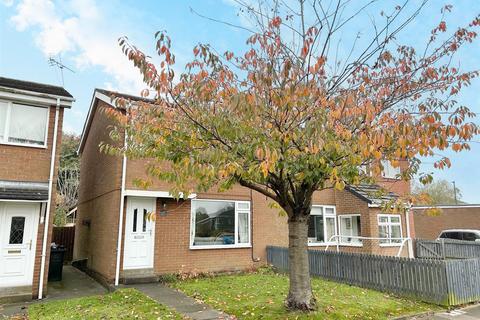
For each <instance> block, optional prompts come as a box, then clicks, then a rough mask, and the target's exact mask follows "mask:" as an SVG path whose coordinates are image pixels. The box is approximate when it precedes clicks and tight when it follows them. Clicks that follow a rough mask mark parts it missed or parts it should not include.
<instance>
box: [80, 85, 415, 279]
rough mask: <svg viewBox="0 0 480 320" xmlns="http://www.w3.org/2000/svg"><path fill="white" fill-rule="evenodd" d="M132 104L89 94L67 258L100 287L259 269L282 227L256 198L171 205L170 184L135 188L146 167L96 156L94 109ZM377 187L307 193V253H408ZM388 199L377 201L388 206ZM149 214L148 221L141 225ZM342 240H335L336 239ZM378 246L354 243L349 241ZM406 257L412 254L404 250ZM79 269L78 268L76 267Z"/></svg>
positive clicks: (402, 218)
mask: <svg viewBox="0 0 480 320" xmlns="http://www.w3.org/2000/svg"><path fill="white" fill-rule="evenodd" d="M115 96H122V97H124V98H127V99H130V101H132V103H135V101H138V100H139V99H141V98H138V97H133V96H128V95H123V94H119V93H113V92H109V91H106V90H101V89H96V90H95V91H94V93H93V97H92V101H91V105H90V111H89V114H88V117H87V120H86V123H85V126H84V130H83V134H82V139H81V145H80V148H79V154H80V156H81V169H80V172H81V176H80V191H79V202H78V212H77V222H76V233H75V249H74V260H78V261H82V262H83V263H84V265H85V267H86V269H87V270H88V271H89V272H90V274H92V275H94V276H95V277H96V278H97V279H100V280H101V281H103V282H105V283H109V284H112V283H115V284H117V283H119V282H129V281H140V280H142V281H154V280H155V279H156V278H157V277H158V276H159V275H161V274H165V273H177V272H181V271H185V272H188V271H211V272H215V271H227V270H239V269H246V268H251V267H254V266H257V265H260V264H265V263H266V246H267V245H282V246H286V245H288V236H287V230H288V229H287V220H286V218H285V217H282V216H279V215H278V212H277V210H275V209H271V208H270V207H269V205H268V204H269V200H268V199H266V197H265V196H264V195H261V194H260V193H257V192H255V191H252V190H249V189H247V188H243V187H241V186H234V187H233V188H232V189H231V190H229V191H227V192H225V193H219V192H217V191H216V190H211V191H209V192H207V193H196V194H193V195H191V197H190V198H189V199H186V200H179V201H176V200H175V199H173V198H172V196H171V195H170V194H169V192H168V190H169V189H170V186H169V185H168V184H167V183H165V182H161V181H153V184H152V185H151V186H150V187H149V188H148V189H142V188H140V187H138V186H137V185H135V184H134V179H136V178H146V177H147V176H146V173H145V171H146V170H145V168H146V164H147V163H148V160H138V159H136V160H132V159H126V158H122V157H118V156H110V155H106V154H104V153H101V152H100V151H99V144H100V143H101V142H112V141H111V140H110V137H109V130H110V129H109V126H111V125H112V120H111V119H110V118H109V117H108V116H107V115H106V113H105V112H102V111H101V110H102V109H104V108H113V107H114V106H113V103H112V97H115ZM397 173H398V172H395V169H394V168H393V167H391V166H390V167H388V169H387V170H385V177H384V179H382V181H381V185H383V186H384V187H387V188H389V189H392V190H396V191H397V192H402V193H407V192H409V183H406V182H402V181H400V180H396V179H394V178H393V176H395V174H397ZM379 188H380V187H379V186H366V185H364V186H355V187H353V186H352V187H349V188H347V189H345V190H343V191H335V190H333V189H328V190H324V191H322V192H317V193H315V194H314V200H313V203H314V205H313V207H312V217H311V221H310V228H309V246H310V247H311V248H316V249H319V250H323V249H325V248H326V245H327V244H329V245H330V248H331V249H335V248H336V247H337V239H338V240H339V250H342V251H353V252H365V253H375V254H382V255H396V254H397V252H399V249H401V254H402V255H403V256H406V255H408V254H409V248H407V246H401V242H402V240H403V239H405V238H408V235H409V233H410V230H413V229H412V228H411V227H410V225H411V223H412V221H411V219H410V218H408V213H407V214H402V215H392V214H382V212H381V209H380V201H381V200H382V199H379V198H376V197H375V196H373V194H375V193H376V192H375V191H377V190H378V189H379ZM395 196H396V195H395V194H394V193H388V194H386V195H384V197H387V198H388V199H390V198H391V197H395ZM150 212H154V213H155V217H156V219H155V220H154V221H152V220H150V219H147V217H148V215H149V213H150ZM339 234H340V235H341V236H342V237H341V238H335V237H334V236H335V235H339ZM360 236H361V237H370V238H382V239H358V238H356V237H360ZM410 252H411V251H410ZM79 263H80V262H79Z"/></svg>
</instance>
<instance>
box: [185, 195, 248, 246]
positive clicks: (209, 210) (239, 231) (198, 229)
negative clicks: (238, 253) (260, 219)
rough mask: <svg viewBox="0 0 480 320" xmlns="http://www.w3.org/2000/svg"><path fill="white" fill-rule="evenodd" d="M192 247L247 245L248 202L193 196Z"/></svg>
mask: <svg viewBox="0 0 480 320" xmlns="http://www.w3.org/2000/svg"><path fill="white" fill-rule="evenodd" d="M191 214H192V218H191V219H192V225H191V235H192V236H191V241H190V244H191V247H192V248H223V247H226V248H229V247H248V246H250V202H248V201H224V200H192V212H191Z"/></svg>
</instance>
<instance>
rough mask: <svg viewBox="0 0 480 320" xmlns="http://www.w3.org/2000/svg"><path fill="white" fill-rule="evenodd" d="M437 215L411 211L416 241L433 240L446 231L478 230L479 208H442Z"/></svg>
mask: <svg viewBox="0 0 480 320" xmlns="http://www.w3.org/2000/svg"><path fill="white" fill-rule="evenodd" d="M440 210H441V212H440V214H439V215H435V216H432V215H431V214H429V213H428V212H427V210H425V209H415V208H414V209H413V210H412V214H413V219H414V221H415V236H416V238H418V239H427V240H434V239H436V238H437V237H438V236H439V235H440V232H442V230H446V229H478V230H480V207H470V208H461V207H457V208H442V209H440Z"/></svg>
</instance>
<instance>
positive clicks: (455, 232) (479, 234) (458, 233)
mask: <svg viewBox="0 0 480 320" xmlns="http://www.w3.org/2000/svg"><path fill="white" fill-rule="evenodd" d="M438 239H453V240H463V241H480V230H473V229H449V230H443V231H442V232H440V235H439V236H438Z"/></svg>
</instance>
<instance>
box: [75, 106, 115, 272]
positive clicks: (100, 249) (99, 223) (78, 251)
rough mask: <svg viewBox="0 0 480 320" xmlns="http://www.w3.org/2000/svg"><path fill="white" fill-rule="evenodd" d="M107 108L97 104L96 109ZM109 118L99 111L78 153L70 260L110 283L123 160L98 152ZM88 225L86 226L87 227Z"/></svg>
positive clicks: (108, 139)
mask: <svg viewBox="0 0 480 320" xmlns="http://www.w3.org/2000/svg"><path fill="white" fill-rule="evenodd" d="M105 106H108V105H106V104H105V103H104V102H101V101H100V102H99V104H98V107H105ZM109 125H111V119H110V118H108V117H107V116H106V115H105V114H104V113H103V112H102V111H101V110H97V112H95V114H94V116H93V121H92V124H91V127H90V132H89V135H88V137H87V140H86V142H85V146H84V148H83V151H82V154H81V168H80V189H79V199H78V212H77V221H76V230H75V247H74V252H73V259H74V260H79V259H85V258H87V259H88V267H89V268H90V269H91V270H92V271H94V272H97V273H100V274H102V275H103V276H104V277H106V278H108V279H109V280H112V279H113V277H114V275H115V265H116V251H117V235H118V221H119V208H120V189H121V174H122V158H121V157H116V156H110V155H106V154H105V153H102V152H100V150H99V144H100V143H101V142H106V143H112V141H111V140H110V137H109V130H110V129H109V128H108V126H109ZM88 223H89V226H88V225H87V224H88Z"/></svg>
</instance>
